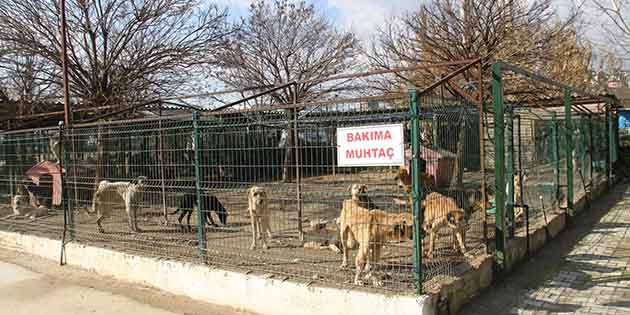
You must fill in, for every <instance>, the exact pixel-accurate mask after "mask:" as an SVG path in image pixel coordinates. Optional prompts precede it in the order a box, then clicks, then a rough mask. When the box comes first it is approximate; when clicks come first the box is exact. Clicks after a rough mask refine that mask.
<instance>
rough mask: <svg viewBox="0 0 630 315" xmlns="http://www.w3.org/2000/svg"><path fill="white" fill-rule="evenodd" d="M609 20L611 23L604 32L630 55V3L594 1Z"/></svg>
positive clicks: (614, 0)
mask: <svg viewBox="0 0 630 315" xmlns="http://www.w3.org/2000/svg"><path fill="white" fill-rule="evenodd" d="M593 3H594V4H595V7H596V8H598V9H599V10H600V11H601V12H602V13H603V14H604V15H605V16H606V18H607V20H608V22H609V23H605V24H604V31H606V33H607V34H609V36H610V37H611V38H610V39H611V42H612V43H615V44H616V45H617V47H616V48H620V49H622V50H623V51H624V52H625V53H630V1H629V0H612V1H602V0H593Z"/></svg>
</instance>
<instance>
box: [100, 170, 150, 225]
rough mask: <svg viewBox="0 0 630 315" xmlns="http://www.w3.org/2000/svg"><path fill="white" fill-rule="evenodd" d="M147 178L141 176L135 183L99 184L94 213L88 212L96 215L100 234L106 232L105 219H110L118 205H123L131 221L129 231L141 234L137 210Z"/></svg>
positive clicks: (105, 182)
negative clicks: (102, 223)
mask: <svg viewBox="0 0 630 315" xmlns="http://www.w3.org/2000/svg"><path fill="white" fill-rule="evenodd" d="M146 180H147V178H146V177H145V176H139V177H138V178H137V179H135V180H134V181H133V182H109V181H106V180H103V181H101V182H100V183H99V185H98V188H97V189H96V191H95V192H94V196H93V197H92V211H91V212H90V211H89V210H88V214H93V213H96V214H97V215H98V217H97V219H96V225H97V227H98V231H99V232H100V233H104V232H105V230H104V229H103V226H102V225H101V221H103V219H105V218H107V217H109V216H110V215H111V212H112V208H113V206H114V204H116V203H121V202H122V203H123V205H124V206H125V212H126V213H127V219H128V221H129V229H130V230H131V231H132V232H141V230H140V229H139V228H138V221H137V208H138V201H139V200H140V199H141V198H142V193H143V192H144V181H146Z"/></svg>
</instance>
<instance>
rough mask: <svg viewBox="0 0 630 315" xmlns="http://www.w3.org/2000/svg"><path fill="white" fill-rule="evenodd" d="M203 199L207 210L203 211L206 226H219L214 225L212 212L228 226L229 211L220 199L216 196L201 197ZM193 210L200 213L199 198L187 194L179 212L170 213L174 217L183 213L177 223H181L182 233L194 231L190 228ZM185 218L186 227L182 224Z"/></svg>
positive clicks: (180, 203) (204, 195)
mask: <svg viewBox="0 0 630 315" xmlns="http://www.w3.org/2000/svg"><path fill="white" fill-rule="evenodd" d="M201 198H203V201H202V203H203V205H204V206H205V208H206V209H205V210H204V211H203V217H204V221H205V222H204V224H208V225H212V226H217V224H216V223H214V220H213V219H212V213H211V212H212V211H214V212H216V213H217V215H218V216H219V221H220V222H221V224H223V225H227V210H226V209H225V207H224V206H223V204H221V201H219V199H218V198H217V197H215V196H214V195H208V194H203V195H201ZM193 209H197V211H199V207H198V205H197V196H196V195H195V194H185V195H184V198H182V199H181V200H180V202H179V207H178V208H177V210H175V211H174V212H173V213H170V215H174V214H177V213H178V212H181V214H180V215H179V218H178V219H177V221H178V222H179V226H180V228H181V229H182V231H186V230H188V231H192V227H191V226H190V216H191V215H192V213H193ZM184 216H186V226H184V225H183V224H182V220H183V219H184ZM186 227H187V228H186Z"/></svg>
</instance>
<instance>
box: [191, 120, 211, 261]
mask: <svg viewBox="0 0 630 315" xmlns="http://www.w3.org/2000/svg"><path fill="white" fill-rule="evenodd" d="M192 118H193V146H194V148H193V150H194V151H195V152H194V155H195V195H196V196H197V240H198V241H199V256H200V257H201V260H202V261H205V257H206V255H205V253H206V229H205V226H206V218H205V212H204V211H205V210H206V206H209V205H204V204H203V198H202V197H201V195H202V191H201V181H202V178H201V177H202V174H201V151H200V148H199V142H200V141H199V112H193V116H192Z"/></svg>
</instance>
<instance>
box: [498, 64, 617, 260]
mask: <svg viewBox="0 0 630 315" xmlns="http://www.w3.org/2000/svg"><path fill="white" fill-rule="evenodd" d="M505 72H511V73H514V74H516V75H519V76H523V77H526V78H528V79H530V80H533V81H537V82H542V83H544V84H548V85H551V86H554V87H556V88H560V89H561V90H562V92H563V96H562V106H563V107H564V124H565V125H564V132H565V134H564V140H565V141H564V143H563V146H564V152H565V157H564V158H565V159H566V177H567V183H566V184H567V209H566V214H567V218H571V217H572V216H573V215H574V212H575V209H574V203H575V191H574V178H573V170H574V167H575V166H574V165H573V150H574V143H573V140H574V139H573V131H574V126H573V119H574V118H573V114H574V113H575V111H574V110H573V107H574V104H573V99H572V95H573V94H578V95H583V96H589V97H592V98H596V99H601V100H602V101H601V102H602V103H605V107H606V128H607V130H608V133H609V136H608V139H607V142H608V143H609V144H612V143H614V135H613V134H614V132H612V129H613V128H612V127H613V124H614V122H612V120H613V119H611V116H610V113H609V107H610V105H611V100H610V99H609V98H604V97H599V96H593V95H591V94H589V93H587V92H584V91H580V90H578V89H576V88H574V87H571V86H568V85H565V84H562V83H559V82H556V81H553V80H551V79H548V78H546V77H543V76H540V75H537V74H534V73H531V72H529V71H527V70H524V69H521V68H518V67H516V66H513V65H510V64H507V63H505V62H502V61H498V62H496V63H494V64H493V65H492V96H493V110H494V150H495V170H494V171H495V189H496V195H495V201H496V202H495V203H496V212H495V248H496V252H495V258H496V260H495V263H496V265H497V267H498V269H499V270H504V268H505V267H506V266H507V263H508V262H507V261H506V258H507V257H506V255H505V249H506V247H505V246H506V237H512V236H513V225H512V224H513V222H512V221H513V215H514V212H513V211H514V195H513V194H514V187H513V186H514V181H513V180H514V162H513V160H514V159H513V158H514V143H513V142H514V140H513V137H514V135H513V123H514V113H513V112H512V110H513V109H512V108H510V107H507V108H506V107H505V104H504V99H503V88H504V82H503V74H504V73H505ZM580 110H583V109H580ZM506 116H507V117H506ZM551 121H552V140H551V148H552V152H551V154H552V159H553V164H552V167H553V172H554V179H553V181H554V182H553V185H554V191H555V196H556V200H558V196H559V195H560V187H561V185H560V145H561V144H560V143H559V141H558V138H559V136H560V134H559V130H558V121H557V117H556V113H555V112H552V113H551ZM590 125H591V124H590V123H589V126H590ZM506 127H507V128H506ZM589 130H590V131H589V134H588V135H586V136H588V137H589V139H590V141H591V144H592V139H593V135H592V126H591V127H590V128H589ZM506 146H507V147H506ZM614 147H615V146H614V145H609V148H610V150H609V152H608V156H607V157H606V159H607V161H609V162H608V163H607V164H608V166H607V167H608V168H610V164H612V163H613V162H614V160H615V152H614V151H615V150H616V149H615V148H614ZM592 151H593V150H592V149H591V153H590V154H591V170H592V169H593V157H592V155H593V152H592ZM506 155H507V160H506ZM609 172H610V171H609V170H608V169H607V173H608V174H610V173H609ZM606 178H607V181H608V183H607V184H608V185H609V184H610V176H607V177H606ZM506 181H507V182H506ZM506 185H507V186H506ZM591 185H594V184H593V181H592V176H591ZM506 189H507V191H506ZM592 189H593V187H591V190H592ZM587 197H588V198H590V196H587ZM506 224H509V226H506ZM506 229H507V233H506ZM509 263H511V262H509Z"/></svg>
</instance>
